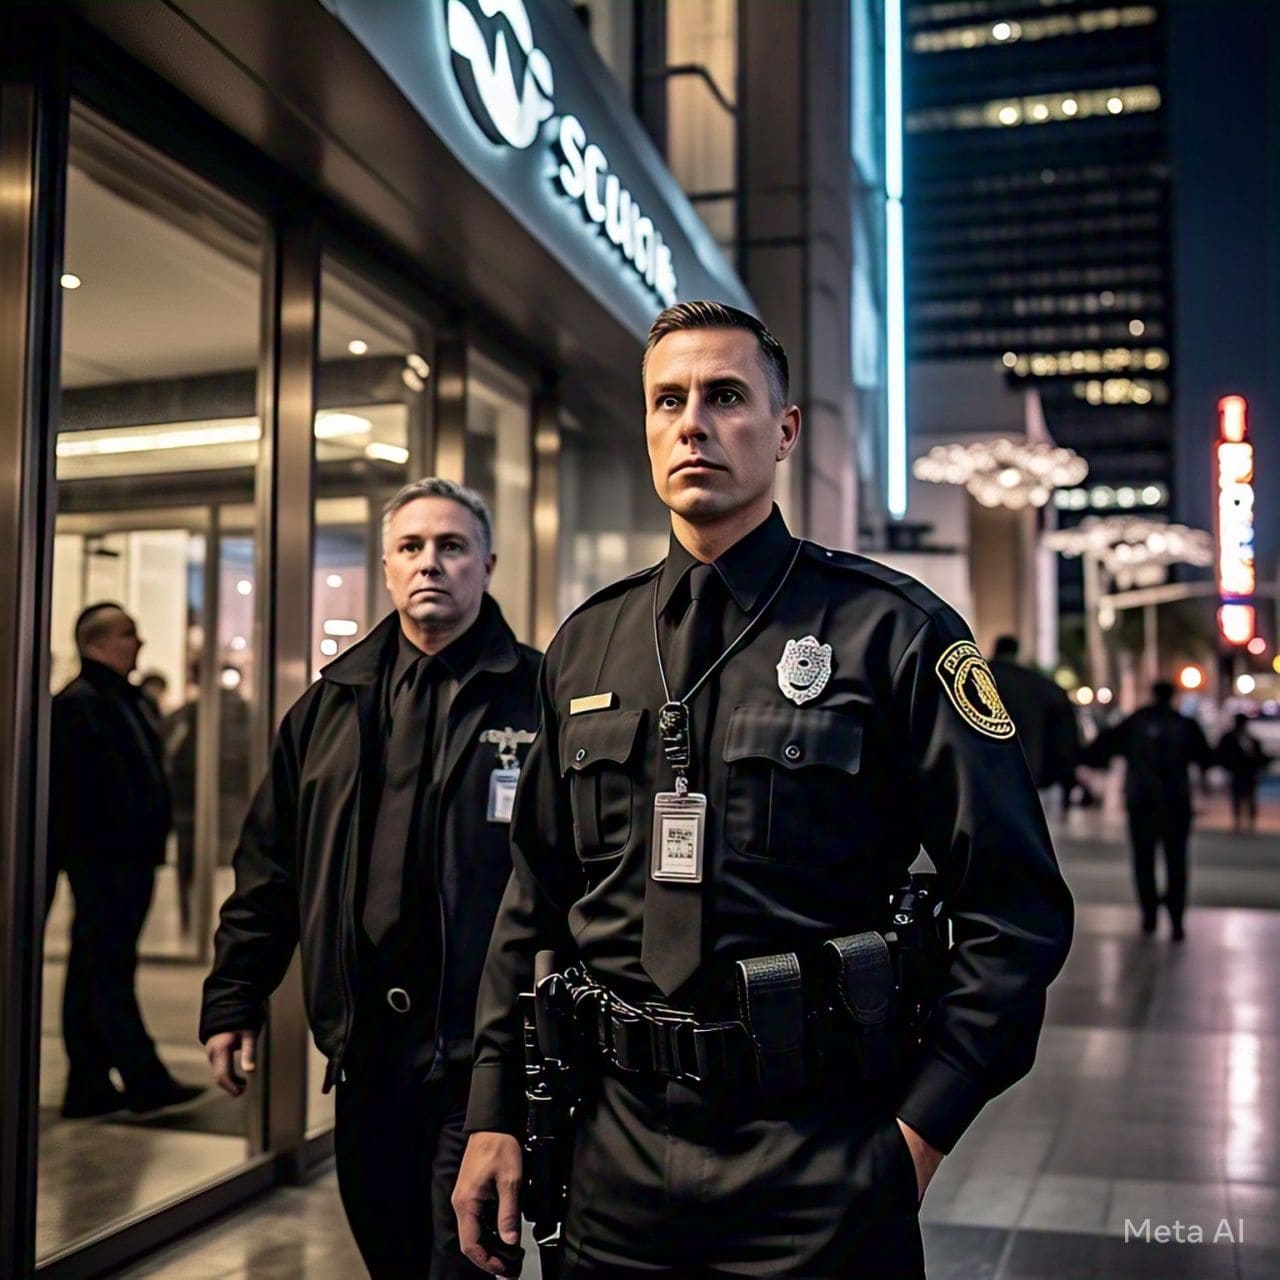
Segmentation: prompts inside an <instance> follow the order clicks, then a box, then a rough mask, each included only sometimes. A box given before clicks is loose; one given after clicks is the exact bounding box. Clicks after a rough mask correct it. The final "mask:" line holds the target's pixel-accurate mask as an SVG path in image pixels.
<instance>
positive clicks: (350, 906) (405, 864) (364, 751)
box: [200, 479, 539, 1280]
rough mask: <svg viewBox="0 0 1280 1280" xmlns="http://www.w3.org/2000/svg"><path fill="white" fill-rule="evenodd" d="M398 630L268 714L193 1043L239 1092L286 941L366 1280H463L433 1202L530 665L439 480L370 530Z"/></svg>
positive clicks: (441, 1177) (464, 1269) (477, 520)
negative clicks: (330, 1096) (262, 770)
mask: <svg viewBox="0 0 1280 1280" xmlns="http://www.w3.org/2000/svg"><path fill="white" fill-rule="evenodd" d="M383 565H384V568H385V572H386V584H387V590H388V592H389V593H390V595H391V599H392V602H393V604H394V605H395V610H396V611H395V613H393V614H391V615H390V616H389V617H387V618H386V619H384V620H383V621H382V622H381V623H380V624H379V625H378V626H377V627H375V628H374V630H373V631H372V632H371V633H370V634H369V636H367V637H366V638H365V639H364V640H363V641H362V642H361V643H359V644H357V645H356V646H354V647H353V648H352V649H350V650H349V651H348V652H347V653H344V654H343V655H342V656H341V657H340V658H338V659H337V660H335V661H334V662H331V663H330V664H329V665H328V666H327V667H326V668H325V669H324V671H323V672H322V673H321V679H320V680H318V681H317V682H316V683H315V684H313V685H312V686H311V688H310V689H308V690H307V692H306V693H305V694H303V696H302V697H301V698H300V699H299V700H298V702H297V703H296V704H295V706H294V707H293V708H292V710H290V712H289V713H288V715H287V716H286V717H285V721H284V724H283V725H282V727H281V730H280V734H279V738H278V740H277V742H276V745H275V749H274V752H273V755H272V761H271V769H270V773H269V774H268V776H267V778H266V779H265V781H264V782H263V784H262V786H261V788H260V789H259V791H258V795H257V798H256V799H255V801H254V804H253V807H252V809H251V811H250V814H249V817H248V820H247V821H246V823H245V827H244V831H243V834H242V836H241V840H240V846H239V848H238V850H237V852H236V857H235V870H236V888H235V892H234V893H233V894H232V895H231V897H230V898H229V899H228V900H227V902H226V903H225V905H224V906H223V908H222V921H221V925H220V927H219V929H218V934H217V939H216V955H215V959H214V966H213V972H212V973H211V974H210V976H209V978H208V980H207V981H206V983H205V993H204V1009H203V1014H202V1017H201V1024H200V1036H201V1039H202V1040H204V1041H205V1043H206V1047H207V1049H208V1052H209V1060H210V1063H211V1064H212V1067H213V1071H214V1076H215V1079H216V1080H217V1081H218V1083H219V1084H220V1085H221V1086H222V1087H223V1088H224V1089H226V1090H227V1091H228V1092H229V1093H232V1094H238V1093H239V1092H241V1091H242V1090H243V1088H244V1078H243V1076H242V1075H241V1074H240V1073H239V1072H238V1071H237V1070H236V1063H235V1057H236V1055H237V1054H238V1055H239V1057H240V1063H239V1066H240V1068H241V1069H242V1070H252V1068H253V1063H254V1054H255V1047H256V1046H255V1041H256V1037H257V1034H258V1031H259V1030H260V1028H261V1026H262V1021H263V1005H264V1002H265V1000H266V998H267V996H268V995H269V994H270V993H271V992H272V991H273V990H274V989H275V987H276V986H277V985H278V984H279V982H280V980H281V979H282V978H283V976H284V973H285V970H286V968H287V967H288V964H289V960H290V957H291V956H292V954H293V949H294V947H295V945H298V944H299V943H300V944H301V949H302V965H303V974H304V978H305V985H306V991H307V1006H308V1015H309V1018H310V1022H311V1029H312V1032H313V1034H314V1036H315V1041H316V1044H317V1046H318V1047H319V1049H320V1051H321V1052H322V1053H323V1054H324V1055H325V1056H326V1057H327V1058H328V1059H329V1069H328V1077H327V1081H326V1088H327V1087H330V1086H332V1085H335V1084H336V1086H337V1091H338V1092H337V1108H336V1110H337V1117H336V1128H335V1134H334V1145H335V1151H336V1156H337V1166H338V1183H339V1187H340V1189H341V1192H342V1198H343V1204H344V1207H345V1208H346V1211H347V1217H348V1220H349V1221H350V1223H351V1228H352V1231H353V1233H354V1235H355V1238H356V1242H357V1244H358V1245H359V1247H360V1251H361V1253H362V1254H363V1256H364V1260H365V1263H366V1265H367V1266H368V1268H369V1271H370V1273H371V1274H372V1275H373V1276H374V1277H375V1278H377V1280H382V1278H384V1277H385V1278H387V1280H393V1278H396V1280H398V1278H400V1277H409V1276H413V1277H421V1276H424V1275H427V1274H430V1276H431V1277H433V1280H435V1278H439V1277H449V1276H455V1275H457V1276H468V1275H471V1274H474V1269H473V1268H472V1267H471V1266H470V1264H469V1263H468V1262H467V1261H466V1260H465V1259H464V1258H463V1257H462V1255H461V1254H460V1253H459V1251H458V1244H457V1237H456V1231H455V1227H454V1222H453V1216H452V1213H451V1211H450V1208H449V1195H450V1192H451V1191H452V1189H453V1183H454V1179H455V1176H456V1174H457V1169H458V1163H459V1160H460V1159H461V1155H462V1148H463V1144H464V1138H463V1134H462V1124H463V1119H464V1114H465V1108H466V1102H467V1090H468V1082H469V1079H470V1070H471V1037H472V1024H473V1018H474V1008H475V998H476V989H477V986H478V984H479V980H480V970H481V967H482V965H483V962H484V955H485V948H486V945H487V943H488V940H489V934H490V931H491V929H492V925H493V920H494V916H495V914H496V913H497V909H498V902H499V899H500V898H501V896H502V891H503V888H504V887H505V885H506V883H507V879H508V876H509V874H510V871H511V859H510V853H509V850H508V840H507V828H508V823H509V821H510V816H511V804H512V800H513V798H514V794H515V785H516V780H517V778H518V776H519V765H520V760H521V756H522V753H523V749H524V746H525V744H527V743H528V742H530V741H531V740H532V738H533V733H534V730H535V728H536V725H537V711H536V697H535V677H536V673H537V666H538V660H539V655H538V653H537V652H536V651H535V650H533V649H530V648H528V647H526V646H524V645H521V644H517V643H516V639H515V636H514V635H513V634H512V632H511V629H510V627H508V625H507V624H506V622H505V621H504V619H503V617H502V614H501V612H500V610H499V609H498V606H497V604H496V603H495V602H494V601H493V600H492V599H491V598H490V597H489V596H488V595H487V594H486V588H487V587H488V585H489V580H490V576H491V574H492V571H493V565H494V556H493V553H492V550H491V533H490V520H489V513H488V511H487V510H486V508H485V504H484V502H483V501H482V500H481V498H480V497H479V495H478V494H476V493H474V492H472V491H471V490H469V489H464V488H463V487H462V486H460V485H457V484H454V483H452V482H451V481H447V480H440V479H429V480H423V481H419V482H417V483H416V484H412V485H409V486H407V487H406V488H404V489H402V490H401V491H400V492H399V493H398V494H397V495H396V496H395V497H394V498H392V499H391V501H390V502H389V503H388V504H387V507H386V509H385V511H384V514H383Z"/></svg>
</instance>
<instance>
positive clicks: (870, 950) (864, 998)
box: [822, 933, 895, 1080]
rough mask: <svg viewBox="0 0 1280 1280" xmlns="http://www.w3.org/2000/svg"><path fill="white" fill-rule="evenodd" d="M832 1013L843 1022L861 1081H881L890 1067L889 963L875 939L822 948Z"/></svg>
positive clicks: (832, 941) (884, 946)
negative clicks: (840, 1014)
mask: <svg viewBox="0 0 1280 1280" xmlns="http://www.w3.org/2000/svg"><path fill="white" fill-rule="evenodd" d="M822 952H823V957H824V961H825V964H826V966H827V973H828V980H829V982H830V985H831V990H832V994H833V1003H834V1004H835V1005H836V1007H837V1009H843V1010H844V1012H845V1014H846V1015H847V1016H848V1018H849V1021H850V1023H851V1027H852V1030H853V1033H854V1038H855V1043H856V1044H857V1047H858V1055H859V1058H860V1059H861V1061H860V1062H859V1066H860V1068H861V1070H862V1076H863V1078H864V1079H865V1080H882V1079H884V1077H885V1076H886V1075H888V1073H889V1072H890V1071H891V1070H892V1068H893V1064H894V1057H895V1054H894V1039H893V1022H892V1017H893V963H892V961H891V959H890V956H889V944H888V943H887V942H886V941H885V940H884V938H883V937H882V936H881V935H880V934H878V933H856V934H851V935H850V936H848V937H844V938H829V939H828V940H827V941H826V942H824V943H823V944H822Z"/></svg>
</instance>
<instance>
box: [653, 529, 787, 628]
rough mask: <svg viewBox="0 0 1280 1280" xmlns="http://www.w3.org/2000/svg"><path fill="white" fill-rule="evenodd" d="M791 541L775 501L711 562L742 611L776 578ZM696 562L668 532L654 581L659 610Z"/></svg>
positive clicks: (754, 604)
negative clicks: (659, 572)
mask: <svg viewBox="0 0 1280 1280" xmlns="http://www.w3.org/2000/svg"><path fill="white" fill-rule="evenodd" d="M795 545H796V543H795V539H794V538H793V537H792V536H791V533H790V530H788V528H787V522H786V521H785V520H784V519H783V518H782V512H780V511H779V510H778V507H777V504H776V503H775V504H774V507H773V510H772V511H771V512H770V513H769V515H768V518H767V519H765V520H763V521H762V522H761V523H760V524H758V525H756V527H755V528H754V529H752V530H751V532H750V533H748V534H745V535H744V536H743V537H741V538H739V539H738V541H737V542H735V543H734V544H733V546H731V547H730V548H729V549H728V551H726V552H725V553H724V554H723V555H722V556H721V557H720V558H719V559H718V560H716V561H715V562H714V563H715V568H716V572H717V573H719V575H720V577H721V579H722V580H723V582H724V584H725V586H726V587H728V588H729V593H730V595H732V596H733V599H734V603H735V604H737V606H738V608H739V609H741V610H742V612H743V613H750V612H751V611H752V610H753V609H754V608H755V607H756V603H757V602H758V601H759V599H760V597H761V596H762V595H763V594H764V591H765V588H766V587H768V586H770V585H771V584H772V583H773V582H775V581H776V580H777V575H778V573H779V571H780V570H781V568H782V565H783V564H785V563H786V561H787V559H788V557H789V556H790V555H791V554H792V552H793V550H794V548H795ZM698 563H700V562H699V560H698V559H697V557H695V556H694V555H693V553H692V552H690V551H689V550H688V549H687V548H686V547H685V546H684V544H683V543H682V542H681V541H680V540H679V539H678V538H677V537H676V535H675V533H674V532H672V534H671V542H670V544H669V546H668V548H667V558H666V561H665V562H664V563H663V566H662V576H661V578H660V580H659V582H658V610H659V612H661V611H662V610H664V609H665V608H666V607H667V605H668V603H670V600H671V595H672V593H673V592H674V591H675V589H676V587H677V586H679V584H680V583H681V582H682V581H683V580H684V577H685V575H686V574H687V573H688V572H689V570H690V569H692V568H693V566H694V565H696V564H698Z"/></svg>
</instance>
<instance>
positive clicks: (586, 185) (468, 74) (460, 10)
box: [446, 0, 678, 307]
mask: <svg viewBox="0 0 1280 1280" xmlns="http://www.w3.org/2000/svg"><path fill="white" fill-rule="evenodd" d="M446 4H447V6H448V22H447V25H448V32H449V47H450V49H451V50H452V54H453V69H454V75H455V77H456V78H457V81H458V86H459V88H460V89H461V90H462V96H463V98H464V99H465V101H466V103H467V106H468V108H469V109H470V111H471V114H472V116H473V117H474V118H475V121H476V123H477V124H478V125H479V126H480V129H481V130H482V131H483V133H484V134H485V136H486V137H488V138H489V139H490V140H491V141H493V142H496V143H499V144H502V145H506V146H510V147H515V148H516V149H517V150H524V149H525V148H527V147H529V146H531V145H532V144H533V143H534V141H535V140H536V139H537V137H538V135H539V133H540V131H541V128H542V123H543V121H544V120H547V119H549V118H550V117H551V116H552V114H553V112H554V105H553V102H552V93H553V91H554V87H555V76H554V74H553V72H552V68H551V62H550V60H549V59H548V58H547V55H546V54H545V53H543V51H542V50H541V49H539V48H537V47H536V46H535V44H534V40H533V27H532V24H531V23H530V21H529V14H528V11H527V10H526V9H525V6H524V0H473V3H467V0H446ZM476 5H478V7H479V9H478V11H479V14H480V15H482V16H483V17H484V19H485V20H486V22H487V23H488V27H489V31H488V34H489V36H490V37H491V40H487V39H486V31H485V29H483V28H482V27H481V24H480V20H479V17H478V16H477V11H476V8H475V6H476ZM508 32H510V35H511V37H512V39H511V40H508ZM513 44H514V49H513V48H512V45H513ZM517 64H519V65H521V66H522V67H523V70H522V71H521V72H520V73H519V74H517V71H516V66H517ZM555 147H556V151H557V154H558V155H559V158H560V164H559V166H558V168H557V170H556V182H557V184H558V185H559V187H560V189H561V191H563V192H564V193H565V195H567V196H568V197H569V198H570V199H571V200H572V201H574V203H576V204H578V205H579V206H580V207H581V209H582V211H583V213H584V214H585V215H586V219H587V222H588V223H589V224H591V225H592V226H594V227H596V228H598V229H599V231H600V233H601V234H602V235H603V236H604V237H605V238H606V239H607V240H608V241H609V243H610V244H612V245H614V246H615V247H616V248H617V249H618V251H619V252H620V253H621V254H622V257H623V260H624V261H625V262H626V263H627V264H628V265H629V266H630V267H631V268H632V269H633V270H634V271H635V273H636V275H637V276H639V277H640V279H641V280H642V281H643V282H644V283H645V284H646V285H647V286H648V288H649V289H651V290H652V291H653V293H654V294H656V295H657V297H658V298H659V299H660V300H661V302H662V304H663V306H668V307H669V306H670V305H671V304H672V303H673V302H675V300H676V291H677V287H678V286H677V282H676V271H675V264H674V262H673V261H672V256H671V250H670V248H669V247H668V246H667V243H666V241H665V240H663V238H662V234H661V232H659V231H658V229H657V227H656V226H655V225H654V223H653V219H652V218H650V217H649V216H648V215H647V214H645V213H644V212H643V211H642V210H641V208H640V205H639V203H638V202H637V201H636V199H635V197H634V196H633V195H632V194H631V192H630V191H628V190H627V188H626V187H625V186H623V184H622V179H621V178H620V177H619V176H618V174H616V173H614V172H613V171H612V170H611V169H610V168H609V161H608V158H607V157H606V156H605V153H604V152H603V151H602V150H601V149H600V147H599V146H597V145H596V144H595V143H594V142H591V141H589V140H588V137H587V131H586V127H585V126H584V125H583V123H582V121H581V120H579V119H578V117H577V116H575V115H571V114H567V113H566V114H565V115H562V116H561V117H560V123H559V127H558V128H557V130H556V134H555Z"/></svg>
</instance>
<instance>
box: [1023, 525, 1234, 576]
mask: <svg viewBox="0 0 1280 1280" xmlns="http://www.w3.org/2000/svg"><path fill="white" fill-rule="evenodd" d="M1044 545H1045V546H1046V547H1048V548H1049V549H1050V550H1051V551H1059V552H1061V553H1062V554H1063V555H1064V556H1080V555H1090V556H1093V557H1094V558H1095V559H1096V560H1098V561H1099V563H1100V564H1101V565H1102V567H1103V568H1104V569H1105V570H1106V571H1107V572H1108V573H1109V574H1110V575H1111V576H1112V577H1113V578H1114V579H1115V581H1116V585H1117V586H1118V587H1120V588H1122V589H1125V588H1128V587H1131V586H1143V585H1148V584H1150V583H1151V582H1153V581H1161V580H1163V577H1164V570H1165V569H1166V568H1167V567H1168V566H1169V565H1171V564H1195V565H1206V566H1207V565H1211V564H1212V563H1213V561H1214V549H1213V536H1212V535H1211V534H1209V533H1206V532H1205V530H1203V529H1192V528H1190V527H1189V526H1187V525H1185V524H1169V523H1167V522H1166V521H1164V520H1151V519H1148V518H1147V517H1145V516H1086V517H1085V519H1084V520H1082V521H1081V522H1080V524H1079V525H1077V526H1076V528H1074V529H1058V530H1055V531H1054V532H1052V533H1047V534H1045V536H1044Z"/></svg>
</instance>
